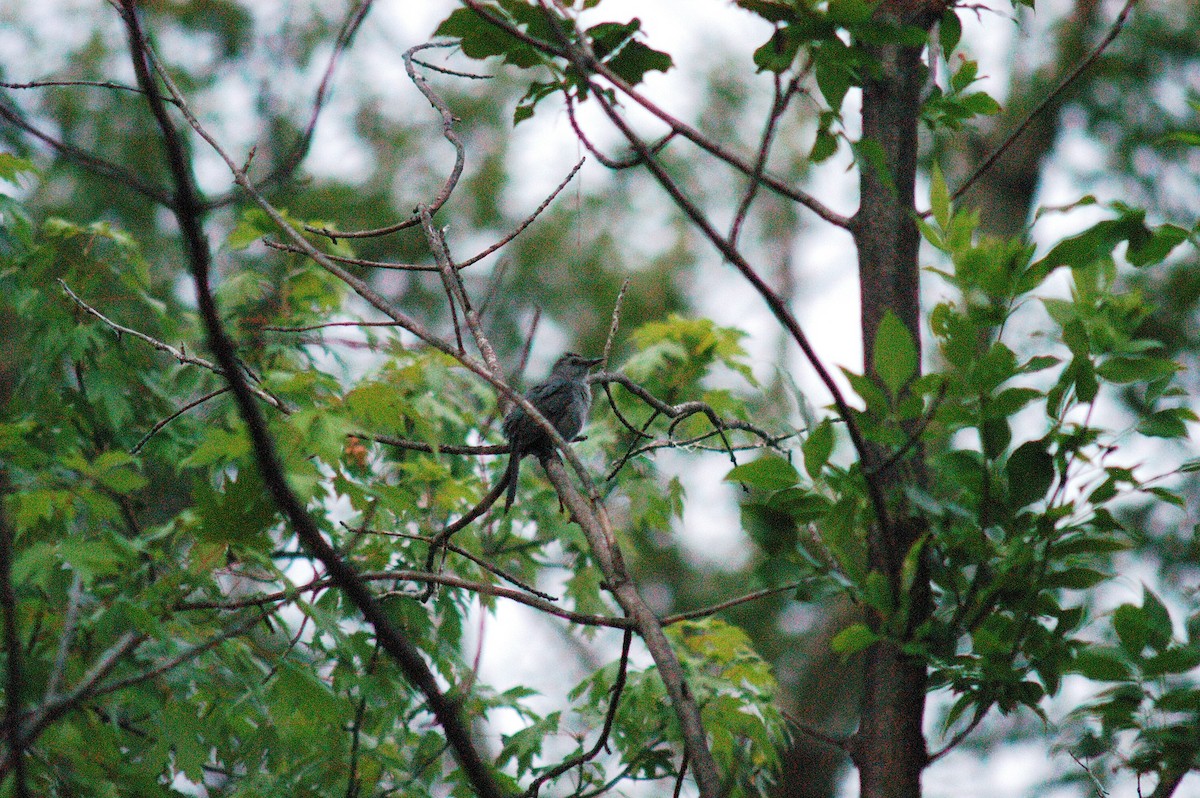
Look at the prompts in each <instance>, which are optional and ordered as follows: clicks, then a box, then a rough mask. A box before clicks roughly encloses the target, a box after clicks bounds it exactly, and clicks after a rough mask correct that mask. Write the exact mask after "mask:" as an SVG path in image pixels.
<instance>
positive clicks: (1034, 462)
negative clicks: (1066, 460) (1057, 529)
mask: <svg viewBox="0 0 1200 798" xmlns="http://www.w3.org/2000/svg"><path fill="white" fill-rule="evenodd" d="M1004 471H1005V474H1006V476H1007V477H1008V496H1009V503H1010V506H1011V507H1012V508H1013V509H1014V510H1015V509H1019V508H1021V507H1025V506H1027V505H1030V504H1033V503H1034V502H1036V501H1038V500H1040V499H1044V498H1045V497H1046V493H1047V492H1048V491H1049V490H1050V486H1051V485H1053V484H1054V460H1053V458H1051V457H1050V455H1049V454H1048V453H1047V452H1046V445H1045V443H1043V442H1042V441H1027V442H1025V443H1023V444H1021V445H1020V446H1018V447H1017V448H1016V450H1015V451H1014V452H1013V453H1012V454H1011V455H1009V457H1008V462H1007V463H1006V464H1005V467H1004Z"/></svg>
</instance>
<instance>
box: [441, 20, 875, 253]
mask: <svg viewBox="0 0 1200 798" xmlns="http://www.w3.org/2000/svg"><path fill="white" fill-rule="evenodd" d="M462 3H463V5H465V6H467V7H468V8H470V9H471V10H472V11H474V12H475V13H476V14H478V15H479V16H480V17H482V18H483V19H485V20H487V21H488V22H489V23H490V24H492V25H495V26H496V27H497V28H500V29H501V30H503V31H505V32H506V33H508V34H509V35H511V36H515V37H517V38H518V39H521V40H522V41H524V42H525V43H527V44H529V45H531V46H532V47H535V48H536V49H538V50H540V51H542V52H545V53H549V54H550V55H556V56H558V57H560V58H565V59H567V60H568V61H571V62H572V63H574V64H575V66H576V67H577V68H579V69H580V70H581V72H582V73H583V74H584V75H586V74H588V73H595V74H597V75H600V76H602V77H603V78H604V79H605V80H606V81H608V82H609V83H611V84H612V85H613V86H615V87H616V88H617V89H619V90H620V91H621V93H622V94H624V95H625V96H627V97H629V98H630V99H631V100H633V101H634V102H635V103H637V104H638V105H640V106H641V107H642V108H644V109H645V110H647V111H649V112H650V113H651V114H652V115H653V116H655V117H657V118H658V119H659V121H661V122H663V123H664V124H666V125H667V126H668V127H669V128H670V129H671V131H672V132H673V133H676V134H678V135H680V136H683V137H684V138H686V139H687V140H688V141H690V142H692V143H693V144H695V145H696V146H698V147H700V148H701V149H702V150H704V151H705V152H707V153H709V154H710V155H713V156H715V157H717V158H719V159H720V160H722V161H724V162H725V163H727V164H729V165H730V166H732V167H734V168H735V169H737V170H738V171H740V172H742V173H743V174H746V175H748V176H753V175H754V171H755V170H754V164H752V163H750V162H748V161H746V160H745V159H744V158H742V157H741V156H739V155H737V154H736V153H734V152H731V151H730V150H728V149H727V148H725V147H722V146H721V145H719V144H717V143H716V142H715V141H713V140H712V139H710V138H708V137H707V136H705V135H704V134H702V133H700V132H699V131H698V130H696V129H695V128H693V127H691V126H690V125H687V124H685V123H684V122H682V121H681V120H679V119H678V118H676V117H674V116H672V115H671V114H669V113H667V112H666V111H664V110H663V109H662V108H660V107H659V106H658V105H657V104H656V103H655V102H653V101H652V100H650V99H649V98H648V97H646V96H645V95H643V94H642V93H641V92H639V91H638V90H637V89H636V88H634V87H633V86H631V85H630V84H629V83H627V82H626V81H625V80H624V79H623V78H622V77H621V76H620V75H618V74H617V73H616V72H614V71H613V70H612V69H611V68H610V67H609V66H608V65H607V64H605V63H603V62H602V61H600V59H598V58H596V56H595V54H594V53H590V52H586V51H585V48H583V47H581V46H575V44H574V43H572V42H571V41H569V40H568V39H566V38H565V37H564V38H563V39H562V40H560V42H559V43H558V44H552V43H550V42H545V41H542V40H540V39H537V38H535V37H533V36H530V35H528V34H527V33H525V32H524V31H523V30H521V29H520V28H519V27H517V26H516V25H513V24H511V23H509V22H508V21H507V20H505V19H502V18H500V17H497V16H496V15H495V14H493V13H491V12H490V10H489V9H487V8H486V7H485V6H483V5H482V4H481V3H480V2H479V0H462ZM543 7H545V5H544V4H543ZM547 18H548V19H549V20H550V21H551V22H552V24H555V25H557V24H558V19H557V16H556V15H555V14H554V12H552V11H549V10H547ZM593 96H594V97H595V98H596V99H597V100H599V99H600V98H601V97H602V96H603V95H602V92H597V93H596V94H594V95H593ZM639 157H641V158H643V159H644V158H645V157H646V156H645V155H644V154H641V153H639ZM759 179H760V180H761V181H762V183H763V184H764V185H766V186H767V187H768V188H770V189H771V190H772V191H775V192H776V193H778V194H781V195H783V196H785V197H787V198H788V199H791V200H793V201H795V202H798V203H800V204H801V205H803V206H804V207H806V208H808V209H809V210H811V211H812V212H813V213H815V214H817V216H820V217H821V218H822V219H824V220H825V221H827V222H829V223H830V224H832V225H836V226H837V227H841V228H843V229H845V230H849V229H851V226H852V222H851V220H850V219H848V218H847V217H845V216H842V215H841V214H839V213H836V212H835V211H833V210H832V209H830V208H828V207H827V206H826V205H825V204H824V203H822V202H820V201H818V200H817V199H816V198H814V197H812V196H810V195H809V194H807V193H805V192H803V191H799V190H798V189H795V188H792V187H791V186H789V185H788V184H787V183H785V182H784V181H783V180H780V179H779V178H777V177H774V176H772V175H770V174H769V173H763V174H762V175H761V177H760V178H759Z"/></svg>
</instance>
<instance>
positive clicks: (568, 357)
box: [550, 352, 604, 379]
mask: <svg viewBox="0 0 1200 798" xmlns="http://www.w3.org/2000/svg"><path fill="white" fill-rule="evenodd" d="M603 359H604V358H600V357H584V356H583V355H580V354H577V353H575V352H567V353H565V354H564V355H563V356H562V357H560V358H559V359H558V360H556V361H554V368H552V369H551V370H550V371H551V373H552V374H554V375H556V376H558V377H563V378H565V379H578V378H580V377H583V376H584V375H586V374H587V373H588V372H589V371H591V370H592V369H593V368H595V367H596V366H598V365H600V361H602V360H603Z"/></svg>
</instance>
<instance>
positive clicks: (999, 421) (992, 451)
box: [979, 418, 1012, 460]
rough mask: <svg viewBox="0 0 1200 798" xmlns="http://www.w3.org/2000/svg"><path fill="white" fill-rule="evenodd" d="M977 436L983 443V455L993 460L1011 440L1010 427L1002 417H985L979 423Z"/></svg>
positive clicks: (1002, 452)
mask: <svg viewBox="0 0 1200 798" xmlns="http://www.w3.org/2000/svg"><path fill="white" fill-rule="evenodd" d="M979 438H980V441H981V442H982V443H983V454H984V456H985V457H987V459H989V460H995V459H997V458H999V457H1000V455H1002V454H1004V451H1005V450H1006V449H1007V448H1008V444H1010V443H1011V442H1012V427H1010V426H1009V425H1008V421H1007V420H1006V419H1004V418H989V419H985V420H984V422H983V423H982V424H980V425H979Z"/></svg>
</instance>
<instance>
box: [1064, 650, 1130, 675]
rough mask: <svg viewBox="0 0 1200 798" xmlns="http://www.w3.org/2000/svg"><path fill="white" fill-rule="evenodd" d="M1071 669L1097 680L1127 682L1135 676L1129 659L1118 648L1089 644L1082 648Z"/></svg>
mask: <svg viewBox="0 0 1200 798" xmlns="http://www.w3.org/2000/svg"><path fill="white" fill-rule="evenodd" d="M1071 671H1072V672H1074V673H1078V674H1081V675H1083V676H1086V677H1087V678H1089V679H1091V680H1092V681H1096V682H1127V681H1129V680H1130V679H1132V678H1133V672H1132V671H1131V670H1130V668H1129V662H1128V659H1127V658H1126V657H1125V656H1124V655H1123V654H1122V653H1121V652H1120V650H1118V649H1114V648H1108V647H1104V646H1089V647H1088V648H1084V649H1082V650H1081V651H1080V652H1079V654H1078V655H1076V657H1075V661H1074V662H1073V663H1072V665H1071Z"/></svg>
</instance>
